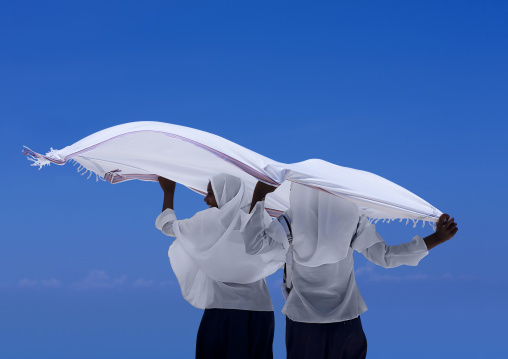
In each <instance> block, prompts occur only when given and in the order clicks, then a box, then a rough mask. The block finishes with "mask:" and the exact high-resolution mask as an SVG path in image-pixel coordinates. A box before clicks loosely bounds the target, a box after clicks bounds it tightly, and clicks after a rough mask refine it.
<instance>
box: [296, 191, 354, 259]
mask: <svg viewBox="0 0 508 359" xmlns="http://www.w3.org/2000/svg"><path fill="white" fill-rule="evenodd" d="M289 198H290V200H289V201H290V208H291V209H290V212H289V215H290V217H291V226H292V232H293V243H292V244H293V249H294V252H293V258H294V260H295V261H296V262H297V263H299V264H302V265H305V266H308V267H317V266H320V265H323V264H330V263H335V262H338V261H340V260H342V259H344V258H346V256H347V254H348V251H349V248H350V244H351V239H352V236H353V235H354V233H355V232H356V228H357V225H358V221H359V219H360V212H359V209H358V207H357V206H355V205H354V204H353V203H351V202H349V201H347V200H345V199H342V198H340V197H337V196H333V195H331V194H328V193H326V192H323V191H319V190H317V189H313V188H310V187H308V186H303V185H300V184H297V183H293V184H292V186H291V193H290V197H289Z"/></svg>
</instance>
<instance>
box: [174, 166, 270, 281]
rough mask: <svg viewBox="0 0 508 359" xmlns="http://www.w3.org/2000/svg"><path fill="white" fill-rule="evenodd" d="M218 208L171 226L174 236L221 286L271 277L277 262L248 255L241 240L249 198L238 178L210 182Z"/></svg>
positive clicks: (229, 176)
mask: <svg viewBox="0 0 508 359" xmlns="http://www.w3.org/2000/svg"><path fill="white" fill-rule="evenodd" d="M210 182H211V185H212V189H213V192H214V196H215V199H216V201H217V204H218V208H209V209H207V210H204V211H201V212H198V213H196V215H194V216H193V217H192V218H189V219H185V220H179V221H177V222H175V224H174V225H173V230H174V232H175V236H176V238H177V240H178V242H179V244H180V245H181V246H182V248H183V249H184V250H185V252H187V254H188V255H189V257H190V258H191V259H192V260H193V262H194V263H195V264H196V265H197V266H198V267H199V268H200V269H202V270H203V271H204V273H206V274H207V276H209V277H210V278H212V279H214V280H216V281H220V282H232V283H252V282H255V281H258V280H260V279H262V278H265V277H266V276H268V275H270V274H272V273H274V272H275V271H276V270H277V269H279V268H280V262H278V261H269V260H268V261H267V258H268V257H265V256H263V255H248V254H247V253H245V244H244V241H243V239H242V237H241V236H240V232H239V229H240V224H241V218H242V216H245V215H247V211H248V208H249V205H250V195H247V193H246V191H245V185H244V183H243V181H242V180H240V179H239V178H237V177H234V176H231V175H227V174H220V175H217V176H214V177H212V178H211V179H210ZM268 220H269V218H268Z"/></svg>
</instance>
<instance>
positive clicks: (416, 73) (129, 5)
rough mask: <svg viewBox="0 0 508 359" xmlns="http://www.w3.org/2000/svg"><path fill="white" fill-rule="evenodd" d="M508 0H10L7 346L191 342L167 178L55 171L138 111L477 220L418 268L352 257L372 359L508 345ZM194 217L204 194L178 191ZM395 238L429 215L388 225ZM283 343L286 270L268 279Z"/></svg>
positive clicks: (146, 350)
mask: <svg viewBox="0 0 508 359" xmlns="http://www.w3.org/2000/svg"><path fill="white" fill-rule="evenodd" d="M507 11H508V3H506V2H505V1H481V2H480V1H448V0H444V1H443V0H441V1H425V2H416V1H383V2H379V1H333V2H332V1H291V2H290V1H255V2H254V1H234V2H233V1H185V2H184V1H180V2H176V1H145V2H142V1H72V2H70V1H45V2H40V1H10V2H2V3H1V4H0V41H1V42H0V43H1V44H2V50H1V51H2V56H0V76H1V86H0V119H1V121H0V136H1V137H2V140H1V144H0V146H1V149H2V153H4V156H3V160H4V165H3V169H2V174H3V175H2V177H1V179H0V181H1V188H2V192H1V193H2V195H1V199H2V204H3V206H2V209H1V223H2V227H3V234H2V236H1V244H2V249H1V250H0V357H5V358H69V357H72V358H90V357H92V356H93V357H94V358H191V357H193V355H194V343H195V336H196V332H197V328H198V325H199V321H200V317H201V311H200V310H198V309H195V308H193V307H191V306H190V305H189V304H188V303H186V302H185V301H184V300H183V299H182V297H181V294H180V291H179V288H178V285H177V283H176V279H175V277H174V275H173V273H172V271H171V267H170V265H169V261H168V259H167V249H168V247H169V244H170V242H171V239H169V238H167V237H164V236H162V235H161V234H160V233H158V232H157V230H156V229H155V227H154V220H155V217H156V216H157V214H158V213H159V211H160V207H161V204H162V193H161V191H160V189H159V188H158V185H157V184H154V183H141V182H130V183H122V184H118V185H110V184H108V183H104V182H98V183H96V182H95V181H93V180H88V181H87V180H86V179H85V178H84V177H82V176H79V175H78V174H76V170H75V168H73V167H72V166H69V165H68V166H64V167H59V166H53V165H52V166H50V167H46V168H44V169H43V170H40V171H38V170H37V169H36V168H34V167H30V166H29V162H28V161H26V159H25V158H23V156H22V155H21V149H22V146H23V145H26V146H29V147H30V148H32V149H33V150H35V151H38V152H45V151H47V150H49V148H50V147H53V148H57V149H58V148H62V147H65V146H67V145H69V144H71V143H73V142H75V141H77V140H79V139H81V138H83V137H85V136H87V135H89V134H91V133H93V132H96V131H99V130H101V129H104V128H106V127H109V126H113V125H117V124H120V123H125V122H131V121H143V120H149V121H162V122H169V123H175V124H179V125H185V126H189V127H194V128H198V129H201V130H205V131H209V132H212V133H215V134H218V135H220V136H223V137H225V138H227V139H229V140H232V141H235V142H237V143H239V144H241V145H243V146H245V147H247V148H250V149H252V150H254V151H256V152H259V153H261V154H263V155H266V156H268V157H271V158H273V159H275V160H278V161H282V162H288V163H290V162H298V161H302V160H305V159H309V158H322V159H325V160H327V161H330V162H334V163H337V164H340V165H343V166H349V167H354V168H359V169H363V170H368V171H371V172H374V173H376V174H379V175H382V176H384V177H386V178H388V179H390V180H392V181H394V182H396V183H398V184H400V185H402V186H404V187H406V188H408V189H409V190H411V191H413V192H414V193H416V194H418V195H419V196H421V197H423V198H424V199H426V200H427V201H429V202H430V203H432V204H433V205H435V206H436V207H438V208H439V209H441V210H442V211H444V212H448V213H450V214H452V215H453V216H454V217H455V218H456V219H457V222H458V223H459V227H460V230H459V232H458V234H457V236H456V237H455V238H454V239H453V240H452V241H450V242H449V243H446V244H444V245H443V246H440V247H437V248H436V249H434V250H432V251H431V253H430V255H429V256H428V257H427V258H425V259H424V260H422V262H421V263H420V265H419V266H418V267H407V268H396V269H392V270H384V269H382V268H377V267H375V266H373V265H370V264H369V263H368V262H367V261H365V260H364V259H363V258H362V257H361V256H357V257H355V260H356V267H357V281H358V284H359V287H360V290H361V292H362V294H363V296H364V298H365V300H366V302H367V305H368V306H369V311H368V312H367V313H365V314H364V315H363V316H362V321H363V325H364V329H365V332H366V334H367V337H368V341H369V357H371V358H387V357H389V358H409V357H410V358H429V357H433V358H450V357H456V358H477V357H489V358H503V357H506V356H507V355H508V349H506V346H505V345H504V340H505V338H504V336H505V332H506V330H505V326H504V323H505V322H506V321H507V320H508V311H507V310H506V302H508V291H507V284H508V278H507V273H508V271H507V269H506V267H505V263H506V255H505V253H506V252H507V251H508V238H507V236H506V234H505V230H504V228H503V227H502V226H503V223H504V222H505V221H506V219H505V218H504V217H505V210H503V208H504V206H505V201H506V199H507V190H506V176H507V175H508V169H507V165H506V160H505V158H506V155H507V145H506V136H507V134H508V131H507V130H508V125H507V124H506V123H507V114H508V101H507V98H508V97H507V96H508V86H507V84H508V70H507V67H506V64H507V63H508V41H507V39H508V29H507V26H508V25H507V22H506V16H507ZM175 205H176V210H177V214H178V216H179V217H181V218H184V217H186V216H191V215H192V214H193V213H195V212H196V211H198V210H201V209H204V208H205V206H204V203H203V202H202V198H201V197H200V196H199V195H196V194H194V193H191V192H190V191H189V190H186V189H185V188H182V187H178V188H177V196H176V204H175ZM377 228H378V231H379V232H380V233H381V234H382V235H383V237H384V238H385V239H386V241H387V242H388V243H389V244H397V243H401V242H404V241H407V240H409V239H410V238H411V237H412V236H414V235H416V234H420V235H427V234H429V233H430V229H429V228H421V227H417V228H412V226H405V225H402V224H398V223H395V224H381V225H378V226H377ZM268 283H269V287H270V290H271V293H272V294H273V295H272V297H273V302H274V306H275V312H276V320H277V322H276V338H275V342H274V353H275V358H283V357H284V355H285V348H284V318H283V316H282V314H281V313H280V309H281V308H282V305H283V302H282V297H281V295H280V293H279V288H278V285H279V283H280V273H276V274H275V275H274V276H272V277H270V278H269V279H268Z"/></svg>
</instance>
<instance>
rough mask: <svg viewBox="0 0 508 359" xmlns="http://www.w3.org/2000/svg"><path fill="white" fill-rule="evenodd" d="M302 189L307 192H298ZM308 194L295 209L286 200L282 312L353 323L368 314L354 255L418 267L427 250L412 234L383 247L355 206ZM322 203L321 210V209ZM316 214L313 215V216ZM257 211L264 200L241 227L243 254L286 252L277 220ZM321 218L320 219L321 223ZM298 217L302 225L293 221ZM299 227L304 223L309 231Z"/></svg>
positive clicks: (300, 319)
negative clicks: (286, 279)
mask: <svg viewBox="0 0 508 359" xmlns="http://www.w3.org/2000/svg"><path fill="white" fill-rule="evenodd" d="M295 187H296V191H295ZM298 187H302V186H293V188H292V194H291V200H293V198H294V194H295V193H296V192H298ZM300 189H302V188H300ZM303 191H306V189H305V188H303ZM313 192H314V196H315V197H316V198H312V192H311V193H305V195H304V196H302V197H299V196H298V195H297V198H298V199H302V198H306V200H307V201H308V203H309V205H308V206H306V205H305V203H303V202H302V203H301V202H299V201H298V200H297V201H296V202H297V203H298V204H299V206H298V207H296V206H295V207H294V206H293V202H291V208H290V209H289V210H288V211H287V212H286V215H287V216H288V217H289V218H290V219H291V226H292V229H293V242H292V248H293V249H292V250H293V258H294V260H293V263H292V268H291V270H292V275H291V283H292V289H291V291H290V292H289V295H288V296H287V298H286V304H285V305H284V308H283V309H282V312H283V313H284V314H285V315H286V316H287V317H288V318H290V319H291V320H293V321H297V322H305V323H333V322H341V321H345V320H349V319H353V318H356V317H358V316H359V315H360V314H362V313H363V312H365V311H366V310H367V306H366V305H365V302H364V300H363V298H362V296H361V294H360V291H359V290H358V287H357V285H356V281H355V275H354V261H353V251H357V252H360V253H362V255H363V256H364V257H365V258H367V259H368V260H369V261H371V262H373V263H375V264H377V265H380V266H382V267H385V268H392V267H396V266H400V265H404V264H405V265H412V266H414V265H417V264H418V262H419V261H420V260H421V259H422V258H423V257H425V256H426V255H427V254H428V250H427V246H426V245H425V242H424V241H423V239H422V238H421V237H420V236H415V237H414V238H413V240H412V241H411V242H410V243H404V244H401V245H396V246H389V245H386V243H385V242H384V240H383V239H382V238H381V236H380V235H379V234H378V233H377V232H376V230H375V226H374V225H373V224H371V223H370V222H369V221H368V219H367V218H366V217H365V216H361V214H360V211H359V210H358V209H357V208H356V207H355V206H351V204H350V203H348V201H345V200H342V199H340V198H337V197H332V196H330V195H328V196H330V198H331V199H330V201H334V202H336V203H333V204H332V203H330V201H323V200H322V198H321V194H319V192H318V191H313ZM318 197H319V198H318ZM323 203H324V204H325V206H323V207H320V204H323ZM316 210H317V211H318V212H317V214H318V215H315V214H316V212H315V211H316ZM329 210H333V211H336V212H330V211H329ZM262 212H263V202H259V203H257V204H256V206H255V208H254V210H253V212H252V217H251V218H250V220H249V222H248V223H247V224H246V225H245V226H244V227H243V233H244V240H245V245H246V251H247V252H248V253H250V254H253V255H255V254H258V253H267V252H278V253H286V251H287V248H288V245H287V238H286V233H285V232H284V230H283V228H282V226H281V225H280V223H279V221H272V222H271V223H270V224H269V225H268V226H265V225H263V222H262V221H261V220H260V219H261V218H262ZM334 214H337V217H335V216H334ZM306 215H307V217H306ZM321 216H323V217H324V218H323V219H322V220H321V218H320V217H321ZM341 217H342V218H341ZM333 218H335V220H336V223H338V224H339V225H336V224H335V222H334V221H333V220H332V219H333ZM297 219H298V220H299V221H301V222H300V223H298V222H297ZM348 221H349V222H348ZM302 225H307V226H308V227H307V228H308V230H306V229H305V228H304V227H302ZM295 229H296V230H295ZM332 230H335V231H336V232H335V237H336V239H337V240H336V241H333V240H331V238H333V237H334V233H333V232H332ZM318 254H319V255H318ZM344 254H345V255H344Z"/></svg>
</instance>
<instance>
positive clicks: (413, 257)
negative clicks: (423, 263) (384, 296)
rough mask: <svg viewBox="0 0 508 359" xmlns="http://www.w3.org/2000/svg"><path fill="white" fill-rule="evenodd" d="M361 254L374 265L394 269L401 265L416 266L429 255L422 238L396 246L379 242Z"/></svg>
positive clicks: (415, 238)
mask: <svg viewBox="0 0 508 359" xmlns="http://www.w3.org/2000/svg"><path fill="white" fill-rule="evenodd" d="M361 253H362V254H363V256H364V257H365V258H367V259H368V260H369V261H371V262H372V263H374V264H377V265H379V266H381V267H384V268H394V267H398V266H401V265H408V266H416V265H418V263H419V262H420V260H421V259H422V258H423V257H425V256H426V255H427V254H429V251H428V250H427V246H426V245H425V241H424V240H423V238H422V237H420V236H415V237H414V238H413V240H412V241H411V242H409V243H403V244H399V245H397V246H388V245H387V244H386V243H384V242H379V243H376V244H374V245H372V246H371V247H369V248H366V249H364V250H363V251H362V252H361Z"/></svg>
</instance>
